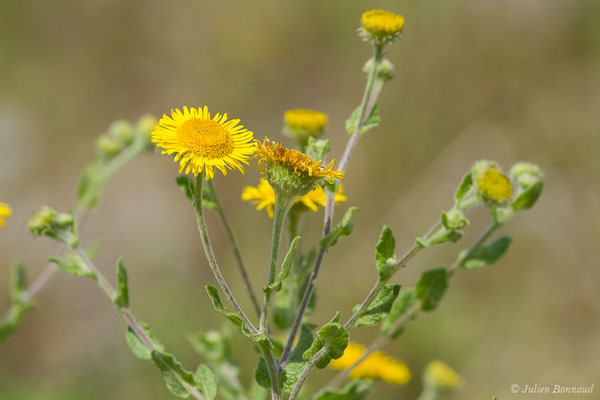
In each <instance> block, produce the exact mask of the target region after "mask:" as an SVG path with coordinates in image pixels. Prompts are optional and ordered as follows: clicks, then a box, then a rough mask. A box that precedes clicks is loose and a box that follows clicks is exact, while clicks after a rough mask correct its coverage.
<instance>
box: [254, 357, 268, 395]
mask: <svg viewBox="0 0 600 400" xmlns="http://www.w3.org/2000/svg"><path fill="white" fill-rule="evenodd" d="M254 379H256V383H258V384H259V385H260V386H261V387H264V388H265V389H269V388H270V387H271V376H270V375H269V368H268V367H267V362H266V361H265V359H264V358H262V357H261V358H259V359H258V366H257V367H256V371H255V372H254Z"/></svg>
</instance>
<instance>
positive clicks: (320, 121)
mask: <svg viewBox="0 0 600 400" xmlns="http://www.w3.org/2000/svg"><path fill="white" fill-rule="evenodd" d="M283 118H284V120H285V123H286V125H287V126H288V127H290V128H292V129H300V130H305V131H307V132H310V133H311V134H313V133H315V134H316V133H318V132H320V131H322V130H323V129H325V126H326V125H327V114H324V113H322V112H319V111H313V110H306V109H304V108H296V109H293V110H288V111H286V112H285V114H283Z"/></svg>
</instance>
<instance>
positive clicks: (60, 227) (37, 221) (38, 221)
mask: <svg viewBox="0 0 600 400" xmlns="http://www.w3.org/2000/svg"><path fill="white" fill-rule="evenodd" d="M27 227H28V228H29V230H30V231H31V233H32V234H33V235H34V236H48V237H51V238H53V239H56V240H58V241H59V242H62V243H64V244H66V245H67V246H70V247H75V246H77V241H78V238H77V230H76V228H75V219H74V218H73V215H72V214H70V213H58V212H57V211H56V210H54V209H53V208H51V207H48V206H43V207H42V208H40V209H39V210H38V211H36V212H35V213H33V214H32V215H31V217H30V218H29V222H28V223H27Z"/></svg>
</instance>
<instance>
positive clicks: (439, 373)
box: [425, 361, 461, 390]
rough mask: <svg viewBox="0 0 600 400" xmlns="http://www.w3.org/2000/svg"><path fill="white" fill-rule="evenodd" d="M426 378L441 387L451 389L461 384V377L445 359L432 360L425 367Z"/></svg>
mask: <svg viewBox="0 0 600 400" xmlns="http://www.w3.org/2000/svg"><path fill="white" fill-rule="evenodd" d="M425 380H427V381H429V382H431V383H432V384H434V385H435V386H436V387H438V388H439V389H443V390H450V389H454V388H456V387H458V386H459V385H460V382H461V377H460V375H458V374H457V373H456V372H455V371H454V370H453V369H452V368H450V367H449V366H448V365H447V364H446V363H444V362H443V361H432V362H430V363H429V364H428V365H427V367H426V368H425Z"/></svg>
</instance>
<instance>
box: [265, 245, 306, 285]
mask: <svg viewBox="0 0 600 400" xmlns="http://www.w3.org/2000/svg"><path fill="white" fill-rule="evenodd" d="M299 241H300V236H296V237H295V238H294V240H292V243H291V244H290V248H289V250H288V252H287V254H286V255H285V258H284V259H283V263H282V264H281V270H280V271H279V274H278V275H277V278H276V279H275V282H273V283H272V284H270V285H267V286H265V287H264V288H263V291H264V292H265V293H268V292H271V291H274V292H279V291H280V290H281V285H282V284H283V281H285V280H286V279H287V277H288V276H289V275H290V271H291V270H292V265H294V260H295V259H296V252H297V249H298V242H299Z"/></svg>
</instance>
